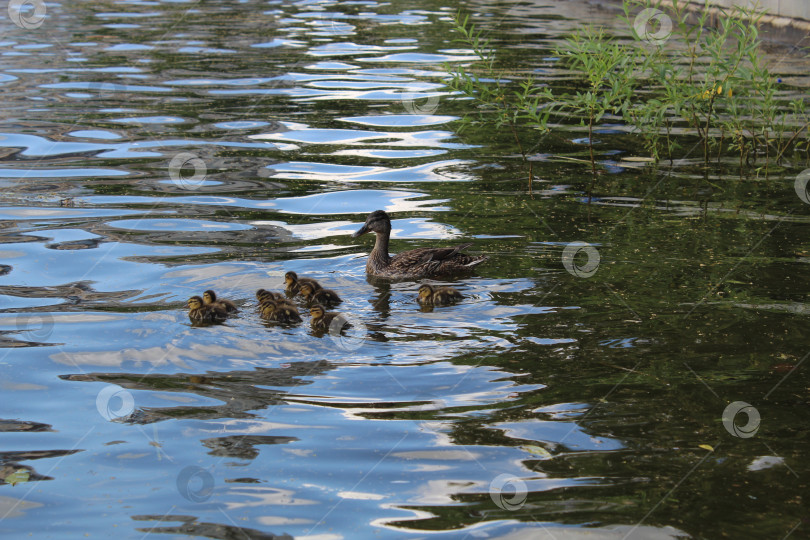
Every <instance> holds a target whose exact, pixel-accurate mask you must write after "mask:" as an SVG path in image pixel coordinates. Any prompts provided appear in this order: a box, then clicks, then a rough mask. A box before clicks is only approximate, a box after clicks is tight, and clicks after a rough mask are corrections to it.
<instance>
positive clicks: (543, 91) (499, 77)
mask: <svg viewBox="0 0 810 540" xmlns="http://www.w3.org/2000/svg"><path fill="white" fill-rule="evenodd" d="M454 31H455V33H457V34H459V35H460V37H459V38H458V40H457V41H460V42H461V43H463V44H464V45H466V46H468V47H469V48H470V49H471V50H472V51H473V53H474V54H475V55H476V56H477V57H478V60H479V64H480V71H479V72H472V71H467V70H465V69H464V67H463V66H453V67H452V68H448V71H449V73H450V76H451V78H450V80H449V81H448V83H447V86H448V87H449V88H450V90H452V91H454V92H456V93H458V94H460V95H461V96H463V97H464V98H466V99H469V100H471V101H472V102H473V103H474V104H475V105H474V107H473V109H474V111H475V113H474V114H468V115H466V116H465V117H464V118H463V119H462V128H461V129H462V130H464V129H466V128H468V127H469V126H471V125H474V124H482V123H494V125H495V126H496V127H498V128H500V127H504V126H506V127H508V129H509V131H510V133H511V134H512V136H513V138H514V141H515V144H517V147H518V150H519V151H520V155H521V156H522V159H523V163H524V164H525V165H527V166H528V169H529V190H530V191H531V185H532V178H533V171H532V163H531V161H528V159H527V155H526V145H524V144H523V141H522V139H521V135H520V130H521V129H523V128H530V129H531V130H532V131H534V132H535V133H537V132H539V133H546V132H548V120H549V116H550V114H551V111H552V107H551V105H552V103H551V102H552V99H553V96H552V94H551V91H550V89H549V88H547V87H544V86H542V85H539V84H537V83H536V82H535V80H534V78H533V77H527V78H526V79H524V80H522V81H520V82H518V83H517V84H516V87H515V85H513V84H510V83H512V81H511V80H508V79H506V78H505V77H504V76H503V74H502V73H501V72H499V71H498V70H497V68H496V66H495V53H494V50H493V49H492V47H491V44H490V40H489V39H485V38H484V36H483V30H481V29H479V28H476V26H475V25H474V24H473V23H471V22H470V18H469V15H465V16H462V15H461V13H460V12H459V13H457V14H456V17H455V26H454Z"/></svg>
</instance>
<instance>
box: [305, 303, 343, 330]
mask: <svg viewBox="0 0 810 540" xmlns="http://www.w3.org/2000/svg"><path fill="white" fill-rule="evenodd" d="M309 314H310V315H312V321H310V323H309V324H310V326H311V327H312V329H313V330H318V331H321V332H325V331H326V330H329V325H330V324H332V321H333V320H335V317H337V316H338V315H340V313H332V312H328V311H326V308H324V307H323V306H322V305H321V304H315V305H314V306H312V307H310V308H309Z"/></svg>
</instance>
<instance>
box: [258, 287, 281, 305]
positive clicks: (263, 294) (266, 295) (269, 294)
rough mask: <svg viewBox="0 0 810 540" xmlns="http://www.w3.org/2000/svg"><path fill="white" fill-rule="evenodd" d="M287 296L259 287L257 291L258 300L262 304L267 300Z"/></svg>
mask: <svg viewBox="0 0 810 540" xmlns="http://www.w3.org/2000/svg"><path fill="white" fill-rule="evenodd" d="M286 299H287V297H286V296H284V295H283V294H281V293H277V292H273V291H267V290H264V289H259V290H258V291H256V300H258V301H259V304H261V303H262V302H263V301H265V300H286Z"/></svg>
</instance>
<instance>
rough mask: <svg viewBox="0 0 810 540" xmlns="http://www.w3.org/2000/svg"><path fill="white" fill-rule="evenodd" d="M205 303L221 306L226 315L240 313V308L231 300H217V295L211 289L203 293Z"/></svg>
mask: <svg viewBox="0 0 810 540" xmlns="http://www.w3.org/2000/svg"><path fill="white" fill-rule="evenodd" d="M203 302H204V303H205V304H206V305H211V306H219V307H221V308H222V309H224V310H225V312H226V313H236V312H237V311H239V308H237V307H236V304H234V303H233V302H231V301H230V300H223V299H222V298H220V299H217V294H216V293H215V292H214V291H212V290H211V289H208V290H207V291H205V292H204V293H203Z"/></svg>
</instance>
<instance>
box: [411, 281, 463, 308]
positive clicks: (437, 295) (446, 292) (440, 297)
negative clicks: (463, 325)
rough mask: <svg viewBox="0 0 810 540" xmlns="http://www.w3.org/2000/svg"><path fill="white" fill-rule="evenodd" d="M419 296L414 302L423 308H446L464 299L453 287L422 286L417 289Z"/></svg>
mask: <svg viewBox="0 0 810 540" xmlns="http://www.w3.org/2000/svg"><path fill="white" fill-rule="evenodd" d="M418 294H419V296H417V297H416V301H417V302H419V303H420V304H422V305H423V306H446V305H448V304H452V303H453V302H457V301H459V300H461V299H462V298H464V296H462V294H461V293H460V292H458V291H457V290H455V289H454V288H453V287H435V288H434V287H432V286H431V285H427V284H424V285H422V286H421V287H419V293H418Z"/></svg>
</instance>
